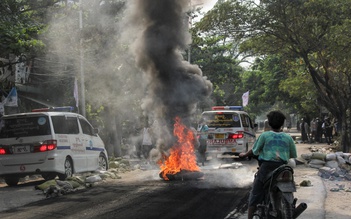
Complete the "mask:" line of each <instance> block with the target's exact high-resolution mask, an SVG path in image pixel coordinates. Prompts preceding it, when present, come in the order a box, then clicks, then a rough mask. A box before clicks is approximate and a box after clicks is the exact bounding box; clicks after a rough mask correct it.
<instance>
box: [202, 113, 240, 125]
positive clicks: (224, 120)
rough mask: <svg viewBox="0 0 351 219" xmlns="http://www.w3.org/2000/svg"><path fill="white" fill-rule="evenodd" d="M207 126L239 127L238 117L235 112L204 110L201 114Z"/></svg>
mask: <svg viewBox="0 0 351 219" xmlns="http://www.w3.org/2000/svg"><path fill="white" fill-rule="evenodd" d="M202 117H203V118H204V119H205V121H206V124H207V126H208V127H209V128H219V127H241V125H240V117H239V115H238V114H237V113H231V112H229V113H227V112H226V113H224V112H223V113H222V112H221V113H218V112H205V113H203V114H202Z"/></svg>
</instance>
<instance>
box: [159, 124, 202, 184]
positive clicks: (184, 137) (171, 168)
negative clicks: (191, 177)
mask: <svg viewBox="0 0 351 219" xmlns="http://www.w3.org/2000/svg"><path fill="white" fill-rule="evenodd" d="M173 134H174V136H175V137H177V139H178V140H177V143H176V144H175V145H173V146H172V148H171V149H170V155H169V157H167V158H166V159H165V160H164V162H162V163H160V167H161V172H160V176H161V177H162V178H163V179H164V180H169V178H168V177H167V175H175V174H177V173H179V172H180V171H183V170H186V171H190V172H195V171H199V170H200V168H199V166H198V165H197V163H196V155H195V146H194V142H195V138H196V135H195V133H194V132H193V131H192V130H191V129H189V128H187V127H186V126H185V125H184V124H182V122H181V119H180V118H179V117H176V118H175V124H174V131H173Z"/></svg>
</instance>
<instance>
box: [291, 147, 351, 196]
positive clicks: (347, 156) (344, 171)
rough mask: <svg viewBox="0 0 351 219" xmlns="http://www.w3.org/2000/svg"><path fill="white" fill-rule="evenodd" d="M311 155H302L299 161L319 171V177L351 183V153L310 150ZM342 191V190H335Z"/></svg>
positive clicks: (321, 149) (330, 148)
mask: <svg viewBox="0 0 351 219" xmlns="http://www.w3.org/2000/svg"><path fill="white" fill-rule="evenodd" d="M309 150H310V151H311V153H306V154H301V158H297V161H300V162H302V163H304V164H305V165H307V166H309V167H311V168H316V169H318V175H319V176H320V177H322V178H323V179H328V180H331V181H351V153H343V152H339V151H335V149H334V148H332V147H329V148H326V147H316V146H314V145H313V146H311V147H310V148H309ZM334 190H335V191H336V190H338V191H339V190H340V188H336V189H334Z"/></svg>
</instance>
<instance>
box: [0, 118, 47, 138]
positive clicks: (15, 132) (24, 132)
mask: <svg viewBox="0 0 351 219" xmlns="http://www.w3.org/2000/svg"><path fill="white" fill-rule="evenodd" d="M50 130H51V129H50V125H49V118H48V117H47V116H45V115H34V116H30V117H28V116H21V117H10V118H2V119H1V120H0V138H16V137H29V136H38V135H50V134H51V131H50Z"/></svg>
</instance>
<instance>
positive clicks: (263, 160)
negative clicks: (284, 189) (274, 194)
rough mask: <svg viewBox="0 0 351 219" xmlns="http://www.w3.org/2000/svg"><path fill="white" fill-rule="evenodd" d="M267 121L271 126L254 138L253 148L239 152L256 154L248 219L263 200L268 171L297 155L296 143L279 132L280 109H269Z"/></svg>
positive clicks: (283, 118)
mask: <svg viewBox="0 0 351 219" xmlns="http://www.w3.org/2000/svg"><path fill="white" fill-rule="evenodd" d="M267 118H268V123H269V125H270V127H271V128H272V129H271V130H270V131H266V132H263V133H262V134H261V135H260V136H259V137H258V138H257V140H256V142H255V144H254V146H253V148H252V149H251V150H249V151H248V152H246V153H240V154H239V157H241V158H244V157H248V156H253V155H255V156H258V164H259V170H258V172H257V175H256V177H255V179H254V182H253V187H252V190H251V192H250V197H249V207H248V219H252V218H253V214H254V212H255V211H256V206H257V205H258V204H260V203H261V202H262V201H263V198H264V197H263V196H264V190H263V185H264V184H263V180H264V179H265V176H267V175H268V174H269V173H270V172H272V171H273V170H275V169H276V168H278V167H279V166H281V165H283V164H287V163H288V161H289V159H290V158H296V157H297V151H296V145H295V143H294V140H293V139H292V137H291V136H290V135H289V134H286V133H284V132H281V127H282V126H283V125H284V121H285V119H286V118H285V116H284V114H283V113H282V112H280V111H277V110H275V111H271V112H269V113H268V115H267Z"/></svg>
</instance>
